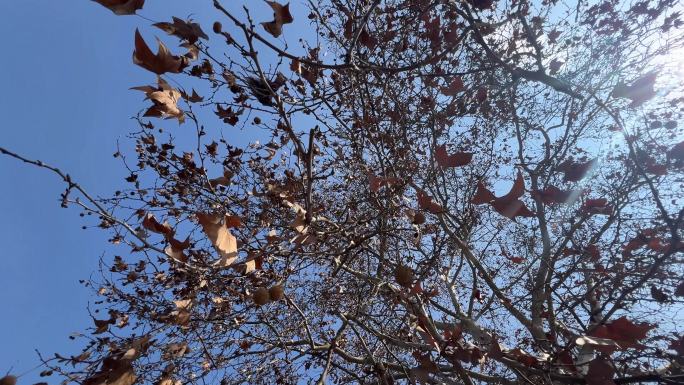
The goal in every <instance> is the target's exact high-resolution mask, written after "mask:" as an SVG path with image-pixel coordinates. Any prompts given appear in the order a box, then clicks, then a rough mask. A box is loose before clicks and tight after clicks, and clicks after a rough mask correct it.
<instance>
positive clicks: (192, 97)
mask: <svg viewBox="0 0 684 385" xmlns="http://www.w3.org/2000/svg"><path fill="white" fill-rule="evenodd" d="M181 95H182V96H183V99H185V100H187V101H188V102H190V103H199V102H202V101H204V97H202V96H200V95H199V94H197V91H195V89H194V88H193V89H192V94H190V95H188V94H186V93H185V92H184V91H181Z"/></svg>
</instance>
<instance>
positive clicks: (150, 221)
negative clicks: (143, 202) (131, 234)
mask: <svg viewBox="0 0 684 385" xmlns="http://www.w3.org/2000/svg"><path fill="white" fill-rule="evenodd" d="M142 225H143V227H144V228H145V229H147V230H149V231H151V232H153V233H157V234H164V235H170V234H173V229H172V228H171V225H170V224H169V223H168V222H164V223H163V224H162V223H159V222H158V221H157V218H155V217H154V214H152V213H147V215H145V219H143V221H142Z"/></svg>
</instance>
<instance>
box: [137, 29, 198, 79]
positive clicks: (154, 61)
mask: <svg viewBox="0 0 684 385" xmlns="http://www.w3.org/2000/svg"><path fill="white" fill-rule="evenodd" d="M157 42H158V44H159V50H158V51H157V54H154V53H153V52H152V50H151V49H150V47H149V46H148V45H147V43H145V39H143V37H142V35H141V34H140V31H138V30H137V29H136V30H135V50H134V51H133V63H135V64H137V65H139V66H141V67H143V68H144V69H146V70H148V71H151V72H154V73H156V74H157V75H161V74H163V73H166V72H172V73H179V72H181V71H182V70H183V68H185V67H187V65H188V61H189V60H188V59H187V58H185V59H184V58H181V57H178V56H176V55H173V54H171V52H170V51H169V49H168V48H166V46H165V45H164V43H162V42H161V41H160V40H157Z"/></svg>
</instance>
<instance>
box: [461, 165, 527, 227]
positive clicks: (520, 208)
mask: <svg viewBox="0 0 684 385" xmlns="http://www.w3.org/2000/svg"><path fill="white" fill-rule="evenodd" d="M524 193H525V180H524V179H523V176H522V173H521V172H520V171H518V176H517V177H516V179H515V182H513V186H512V187H511V190H510V191H509V192H508V193H507V194H506V195H504V196H502V197H496V196H495V195H494V193H492V192H491V191H489V189H487V187H485V185H484V183H482V182H479V183H478V185H477V191H476V192H475V195H474V196H473V199H472V200H471V203H473V204H475V205H481V204H489V205H491V206H492V208H494V210H495V211H496V212H498V213H499V214H501V215H503V216H505V217H506V218H509V219H513V220H515V218H516V217H533V216H534V212H532V211H531V210H530V209H529V208H527V206H525V203H524V202H523V201H521V200H520V197H522V196H523V194H524Z"/></svg>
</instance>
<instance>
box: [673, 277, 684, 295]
mask: <svg viewBox="0 0 684 385" xmlns="http://www.w3.org/2000/svg"><path fill="white" fill-rule="evenodd" d="M674 295H676V296H677V297H684V281H682V282H680V283H679V285H677V288H676V289H675V292H674Z"/></svg>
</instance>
